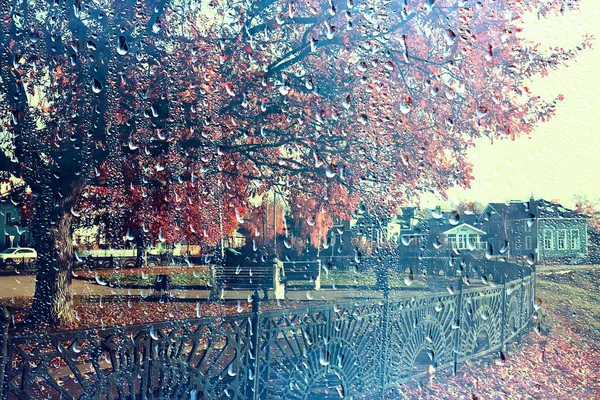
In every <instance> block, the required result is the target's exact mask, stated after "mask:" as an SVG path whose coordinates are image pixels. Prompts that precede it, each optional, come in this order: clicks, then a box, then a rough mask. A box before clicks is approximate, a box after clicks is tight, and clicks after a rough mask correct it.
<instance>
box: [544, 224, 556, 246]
mask: <svg viewBox="0 0 600 400" xmlns="http://www.w3.org/2000/svg"><path fill="white" fill-rule="evenodd" d="M553 248H554V232H552V230H551V229H544V249H546V250H552V249H553Z"/></svg>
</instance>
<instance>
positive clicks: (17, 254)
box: [0, 247, 37, 266]
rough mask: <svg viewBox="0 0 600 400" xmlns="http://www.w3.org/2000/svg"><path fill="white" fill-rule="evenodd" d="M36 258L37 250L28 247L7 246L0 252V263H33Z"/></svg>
mask: <svg viewBox="0 0 600 400" xmlns="http://www.w3.org/2000/svg"><path fill="white" fill-rule="evenodd" d="M36 260H37V252H36V251H35V249H32V248H29V247H9V248H8V249H6V250H4V251H3V252H2V253H0V264H1V265H3V266H6V265H8V264H20V263H24V264H33V263H34V262H35V261H36Z"/></svg>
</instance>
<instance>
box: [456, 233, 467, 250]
mask: <svg viewBox="0 0 600 400" xmlns="http://www.w3.org/2000/svg"><path fill="white" fill-rule="evenodd" d="M458 248H459V249H460V250H462V249H466V248H467V235H465V234H461V235H458Z"/></svg>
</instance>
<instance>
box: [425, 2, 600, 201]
mask: <svg viewBox="0 0 600 400" xmlns="http://www.w3.org/2000/svg"><path fill="white" fill-rule="evenodd" d="M525 21H526V23H525V30H524V32H523V35H524V37H526V38H528V39H531V40H533V41H535V42H539V43H540V44H541V45H542V48H548V47H550V46H560V47H564V48H573V47H575V46H576V45H577V44H579V43H581V41H582V37H583V34H584V33H588V34H591V35H593V36H595V37H596V40H595V41H594V42H593V46H594V47H593V48H592V49H586V50H584V51H582V52H581V53H579V55H578V56H577V58H576V60H574V61H572V62H571V63H570V64H569V66H568V67H564V68H560V69H558V70H555V71H550V72H549V76H547V77H545V78H535V79H534V80H533V81H532V82H528V83H527V84H526V85H527V86H529V87H530V89H532V91H533V93H534V94H537V95H540V96H541V97H542V98H543V99H553V98H555V97H556V96H557V95H558V94H563V95H564V96H565V100H564V101H563V102H561V103H559V104H558V107H557V112H556V115H555V117H554V118H552V119H551V120H550V121H548V122H546V123H543V124H541V125H539V126H538V127H536V128H535V129H534V130H533V131H532V133H531V134H530V135H529V136H523V137H521V138H518V139H517V140H515V141H509V140H507V141H497V142H495V143H494V144H493V145H492V144H490V142H489V139H485V140H483V139H482V140H479V141H478V143H477V146H476V147H475V148H473V149H471V150H470V151H469V160H470V161H471V162H472V163H473V175H474V177H475V179H474V180H473V182H472V184H471V189H468V190H462V189H458V188H456V189H451V190H450V191H449V201H448V203H446V206H447V207H452V204H455V203H456V202H458V201H460V200H461V199H463V200H473V201H479V202H482V203H484V204H485V203H488V202H492V201H500V202H501V201H506V200H526V199H529V197H530V196H531V194H533V195H534V196H535V197H536V198H539V197H543V198H545V199H547V200H552V199H559V200H560V201H561V202H562V203H563V204H564V205H566V206H573V205H574V202H575V201H574V197H575V196H576V195H579V196H584V197H586V198H587V199H589V200H591V201H594V202H595V203H596V204H598V205H600V126H599V125H598V123H597V121H598V117H599V116H600V99H599V96H600V11H599V8H598V2H597V0H583V1H582V4H581V9H580V11H574V12H567V13H565V15H563V16H562V17H555V18H549V19H542V20H538V19H537V17H535V16H531V18H527V19H526V20H525ZM437 204H444V203H443V202H442V201H441V200H439V199H435V198H433V196H430V197H427V198H424V199H423V201H422V203H421V205H422V206H425V207H433V206H435V205H437Z"/></svg>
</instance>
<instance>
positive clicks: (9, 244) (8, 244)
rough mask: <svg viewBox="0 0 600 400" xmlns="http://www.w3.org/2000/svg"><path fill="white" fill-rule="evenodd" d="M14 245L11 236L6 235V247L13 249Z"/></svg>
mask: <svg viewBox="0 0 600 400" xmlns="http://www.w3.org/2000/svg"><path fill="white" fill-rule="evenodd" d="M11 246H12V243H11V242H10V236H8V235H4V247H11Z"/></svg>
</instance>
